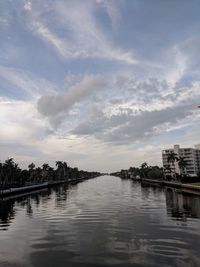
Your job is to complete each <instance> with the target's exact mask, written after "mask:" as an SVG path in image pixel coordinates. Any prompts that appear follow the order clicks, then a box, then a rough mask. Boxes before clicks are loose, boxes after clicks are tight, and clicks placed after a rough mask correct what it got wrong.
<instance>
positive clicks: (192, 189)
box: [132, 178, 200, 195]
mask: <svg viewBox="0 0 200 267" xmlns="http://www.w3.org/2000/svg"><path fill="white" fill-rule="evenodd" d="M132 180H134V181H140V182H141V183H143V182H144V183H149V184H156V185H160V186H165V187H172V188H177V189H180V190H182V191H183V192H185V193H190V194H195V195H200V184H198V185H197V184H196V185H195V184H184V183H177V182H168V181H159V180H152V179H145V178H143V179H141V180H137V179H132Z"/></svg>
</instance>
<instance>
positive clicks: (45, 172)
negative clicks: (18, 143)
mask: <svg viewBox="0 0 200 267" xmlns="http://www.w3.org/2000/svg"><path fill="white" fill-rule="evenodd" d="M49 168H50V166H49V165H48V164H47V163H44V164H43V165H42V178H43V180H44V181H46V180H48V177H49V175H48V174H49Z"/></svg>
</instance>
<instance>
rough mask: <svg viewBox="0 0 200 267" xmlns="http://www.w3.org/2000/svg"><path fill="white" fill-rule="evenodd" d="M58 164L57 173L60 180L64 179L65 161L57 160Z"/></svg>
mask: <svg viewBox="0 0 200 267" xmlns="http://www.w3.org/2000/svg"><path fill="white" fill-rule="evenodd" d="M56 166H57V170H56V172H57V174H58V177H59V179H60V180H62V178H63V176H64V168H63V162H62V161H56Z"/></svg>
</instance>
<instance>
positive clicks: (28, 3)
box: [24, 0, 32, 11]
mask: <svg viewBox="0 0 200 267" xmlns="http://www.w3.org/2000/svg"><path fill="white" fill-rule="evenodd" d="M24 9H25V10H27V11H30V10H32V2H31V1H30V0H28V1H26V2H25V4H24Z"/></svg>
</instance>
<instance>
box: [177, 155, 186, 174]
mask: <svg viewBox="0 0 200 267" xmlns="http://www.w3.org/2000/svg"><path fill="white" fill-rule="evenodd" d="M178 166H179V168H180V171H181V176H184V175H185V174H186V172H185V171H186V167H187V161H186V160H185V158H184V157H181V156H180V157H179V158H178Z"/></svg>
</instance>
